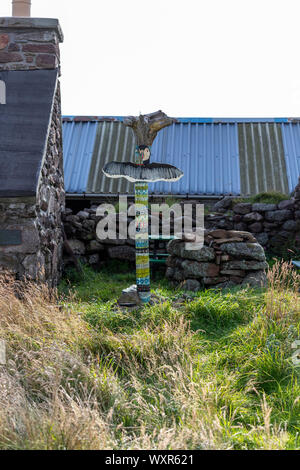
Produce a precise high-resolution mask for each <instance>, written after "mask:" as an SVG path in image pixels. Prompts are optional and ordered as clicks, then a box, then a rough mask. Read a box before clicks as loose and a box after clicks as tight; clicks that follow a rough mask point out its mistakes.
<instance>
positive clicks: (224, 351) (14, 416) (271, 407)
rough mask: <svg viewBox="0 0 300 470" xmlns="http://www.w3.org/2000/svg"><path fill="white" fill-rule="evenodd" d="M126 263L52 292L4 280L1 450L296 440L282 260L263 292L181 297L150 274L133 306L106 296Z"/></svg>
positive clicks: (290, 327) (290, 290)
mask: <svg viewBox="0 0 300 470" xmlns="http://www.w3.org/2000/svg"><path fill="white" fill-rule="evenodd" d="M111 269H112V268H111ZM122 271H123V272H122ZM127 272H128V269H127V268H126V267H124V269H123V270H122V269H120V267H118V268H117V269H116V271H114V272H112V271H105V270H104V271H102V272H101V273H94V272H92V271H90V270H88V269H85V273H84V277H83V278H80V277H78V275H77V274H74V273H72V275H70V276H69V281H66V280H65V281H64V282H63V283H62V285H61V288H60V292H59V293H53V292H49V291H48V290H47V288H46V287H44V286H37V285H34V284H30V283H28V284H26V285H24V284H23V285H22V284H21V283H15V282H13V280H12V279H10V278H9V277H6V278H2V280H1V282H0V337H1V338H3V339H5V340H6V345H7V364H6V366H0V376H1V377H0V449H296V448H299V447H300V442H299V437H298V436H299V430H300V429H299V416H300V399H299V397H300V387H299V367H298V368H297V367H296V366H295V364H294V363H293V362H292V360H291V356H292V354H293V350H292V349H291V344H292V342H293V341H294V340H295V339H298V338H299V337H300V331H299V330H300V326H299V317H300V308H299V292H298V289H299V284H300V282H299V281H300V276H299V275H297V273H296V272H295V271H294V270H293V269H292V267H291V265H289V264H288V263H276V264H274V265H273V266H272V268H271V269H270V270H269V273H268V279H269V287H268V289H266V290H253V289H251V290H247V289H243V290H238V289H231V290H227V291H224V292H220V291H218V290H213V289H211V290H207V291H205V292H203V293H198V294H196V295H194V296H193V297H191V298H184V297H182V293H181V292H180V291H174V289H170V287H169V285H168V284H167V282H166V281H165V280H164V279H162V280H160V281H158V282H156V283H155V284H154V285H153V287H154V292H155V294H156V295H157V296H158V297H161V299H162V300H161V302H160V303H158V304H156V305H154V306H147V307H144V308H141V309H137V310H134V311H131V312H130V311H126V312H124V311H122V310H120V309H118V308H117V307H116V306H115V304H114V301H115V299H116V298H117V296H118V295H119V294H120V292H121V290H122V288H124V287H125V286H127V285H128V284H129V283H131V282H132V275H131V274H128V273H127Z"/></svg>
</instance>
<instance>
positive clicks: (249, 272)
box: [166, 229, 268, 291]
mask: <svg viewBox="0 0 300 470" xmlns="http://www.w3.org/2000/svg"><path fill="white" fill-rule="evenodd" d="M193 242H194V243H195V246H194V247H195V248H196V249H191V248H192V247H193V245H192V243H193ZM197 246H198V247H197ZM167 250H168V253H169V255H170V256H169V258H168V259H167V271H166V277H167V278H168V279H169V280H171V281H173V282H174V284H175V285H179V286H180V288H182V289H185V290H188V291H197V290H201V289H203V288H209V287H214V288H216V287H217V288H228V287H234V286H236V285H241V286H250V287H263V286H265V285H266V272H265V271H266V269H267V267H268V264H267V262H266V257H265V252H264V249H263V247H262V246H261V245H260V244H259V243H258V242H257V240H256V238H255V237H254V236H253V235H252V234H251V233H249V232H244V231H236V230H223V229H217V230H206V231H205V235H204V244H203V245H202V247H201V244H199V243H198V244H197V237H196V235H195V234H194V233H191V234H185V235H184V236H183V238H182V239H174V240H171V241H170V242H169V244H168V248H167Z"/></svg>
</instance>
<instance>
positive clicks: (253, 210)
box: [64, 183, 300, 267]
mask: <svg viewBox="0 0 300 470" xmlns="http://www.w3.org/2000/svg"><path fill="white" fill-rule="evenodd" d="M235 200H236V199H235V198H233V197H225V198H223V199H221V200H220V201H218V202H217V203H216V204H214V205H213V204H211V203H210V204H209V206H208V205H207V204H206V203H205V204H204V205H205V209H206V210H205V212H207V213H206V214H205V216H204V221H205V229H208V230H216V229H224V230H237V231H242V232H243V231H244V232H249V233H251V234H252V235H253V236H254V237H255V239H256V240H257V242H258V243H259V244H260V245H262V246H263V247H264V248H265V250H266V251H270V252H271V253H273V254H278V255H281V254H282V250H283V249H287V248H289V249H293V248H295V249H297V247H299V249H300V183H299V184H298V186H297V187H296V189H295V192H294V196H293V198H291V199H289V200H286V201H282V202H280V203H279V204H262V203H257V204H251V203H235ZM103 202H104V201H101V203H103ZM105 202H108V201H105ZM109 202H110V203H115V204H116V203H117V202H118V199H117V198H115V200H110V201H109ZM155 202H157V201H155ZM160 202H162V201H160ZM99 203H100V201H99ZM132 203H133V202H132V201H131V202H130V204H132ZM180 203H181V206H182V212H183V211H184V209H183V208H184V205H185V204H192V205H193V212H192V219H193V229H195V226H196V220H195V216H196V214H195V212H196V211H195V206H196V204H197V203H201V201H197V200H182V201H181V202H180ZM83 204H85V205H86V207H82V209H81V210H79V208H78V201H77V203H74V201H73V202H71V201H69V202H68V208H67V210H66V214H65V217H64V225H65V230H66V234H67V237H68V239H69V241H70V245H71V247H72V248H73V249H74V252H75V253H76V254H77V255H78V256H80V257H81V259H82V261H83V262H84V263H88V264H91V265H93V266H95V267H96V266H97V265H98V263H99V261H101V260H104V259H107V258H115V259H120V260H127V261H134V260H135V254H134V241H133V240H130V239H127V240H108V239H107V240H102V241H101V242H100V241H99V240H98V239H97V236H96V225H97V222H99V221H100V220H101V217H96V209H97V205H96V204H93V203H91V205H89V203H88V201H85V202H83ZM130 204H129V205H130ZM152 217H155V216H152V215H151V214H150V217H149V226H150V228H151V220H152ZM132 220H133V217H129V218H128V224H129V223H130V222H131V221H132ZM173 222H174V220H173V219H171V234H173V231H172V230H173V229H172V227H173V224H172V223H173ZM161 226H162V220H161V219H160V229H161ZM153 245H154V243H153V242H151V243H150V249H151V248H153ZM166 251H167V242H163V241H161V242H159V247H158V253H159V252H160V253H166ZM291 253H293V252H291ZM65 261H66V264H69V262H70V261H71V259H70V258H69V257H68V256H67V257H66V259H65Z"/></svg>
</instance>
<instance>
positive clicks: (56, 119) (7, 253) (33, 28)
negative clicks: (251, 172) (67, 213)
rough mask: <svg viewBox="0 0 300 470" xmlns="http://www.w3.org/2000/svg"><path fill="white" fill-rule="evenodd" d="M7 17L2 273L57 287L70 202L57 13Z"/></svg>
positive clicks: (1, 136) (0, 31)
mask: <svg viewBox="0 0 300 470" xmlns="http://www.w3.org/2000/svg"><path fill="white" fill-rule="evenodd" d="M13 14H14V16H13V17H11V18H0V272H1V271H9V272H11V273H12V274H13V275H15V276H16V278H18V279H24V278H25V279H32V280H38V281H42V282H47V283H48V284H49V286H55V285H56V284H57V282H58V280H59V278H60V273H61V268H62V249H63V229H62V221H61V214H62V212H63V211H64V206H65V193H64V181H63V155H62V128H61V102H60V83H59V75H60V55H59V44H60V43H61V42H62V41H63V34H62V31H61V28H60V25H59V22H58V20H57V19H52V18H31V17H30V1H22V2H20V1H14V2H13Z"/></svg>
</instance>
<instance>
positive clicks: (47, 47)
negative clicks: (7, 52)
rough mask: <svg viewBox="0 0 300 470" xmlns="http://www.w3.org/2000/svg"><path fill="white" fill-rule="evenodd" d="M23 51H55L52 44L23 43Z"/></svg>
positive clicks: (50, 52)
mask: <svg viewBox="0 0 300 470" xmlns="http://www.w3.org/2000/svg"><path fill="white" fill-rule="evenodd" d="M22 50H23V52H44V53H48V54H52V53H54V54H55V53H56V52H57V50H56V47H55V46H54V44H24V46H23V47H22Z"/></svg>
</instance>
